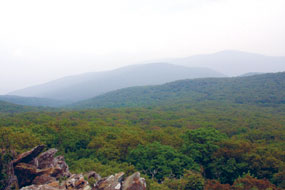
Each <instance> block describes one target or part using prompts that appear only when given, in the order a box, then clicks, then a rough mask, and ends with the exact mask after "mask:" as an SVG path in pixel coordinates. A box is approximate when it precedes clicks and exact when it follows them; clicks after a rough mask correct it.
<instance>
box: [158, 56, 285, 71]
mask: <svg viewBox="0 0 285 190" xmlns="http://www.w3.org/2000/svg"><path fill="white" fill-rule="evenodd" d="M161 61H165V62H168V63H172V64H177V65H183V66H188V67H206V68H210V69H214V70H216V71H218V72H221V73H224V74H226V75H228V76H238V75H242V74H244V73H250V72H260V73H271V72H283V71H285V56H283V57H281V56H279V57H278V56H265V55H260V54H254V53H246V52H241V51H221V52H217V53H213V54H205V55H195V56H191V57H185V58H177V59H164V60H161Z"/></svg>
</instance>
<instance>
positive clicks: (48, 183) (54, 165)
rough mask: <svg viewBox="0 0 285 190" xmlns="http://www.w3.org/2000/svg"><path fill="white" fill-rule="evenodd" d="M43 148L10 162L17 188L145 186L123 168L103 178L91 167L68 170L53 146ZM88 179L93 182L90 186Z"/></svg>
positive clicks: (122, 189)
mask: <svg viewBox="0 0 285 190" xmlns="http://www.w3.org/2000/svg"><path fill="white" fill-rule="evenodd" d="M44 148H45V147H44V146H43V145H40V146H37V147H35V148H33V149H32V150H30V151H28V152H25V153H23V154H20V155H19V156H18V157H17V158H16V159H15V160H13V161H12V162H11V164H10V166H11V172H10V173H11V177H10V178H11V179H13V183H14V184H15V183H16V186H17V187H19V188H20V189H21V190H146V182H145V179H144V178H141V177H140V173H139V172H136V173H134V174H133V175H131V176H129V177H126V178H125V174H124V173H123V172H120V173H118V174H115V175H110V176H109V177H105V178H101V176H100V175H99V174H97V173H96V172H94V171H91V172H89V173H87V174H85V175H84V174H71V173H70V172H69V169H68V165H67V164H66V162H65V161H64V157H63V156H57V157H55V155H56V153H57V150H56V149H54V148H52V149H49V150H47V151H46V152H43V153H42V151H43V150H44ZM88 180H90V181H91V180H92V182H93V183H95V184H94V185H92V186H91V185H90V184H89V183H88ZM11 184H12V182H11ZM6 189H7V188H6ZM8 189H9V188H8ZM8 189H7V190H8Z"/></svg>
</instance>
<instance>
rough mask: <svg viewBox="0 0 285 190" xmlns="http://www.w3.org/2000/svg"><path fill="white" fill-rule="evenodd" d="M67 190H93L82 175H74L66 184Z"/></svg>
mask: <svg viewBox="0 0 285 190" xmlns="http://www.w3.org/2000/svg"><path fill="white" fill-rule="evenodd" d="M65 187H66V189H68V190H69V189H70V190H72V189H80V190H91V187H90V186H89V184H88V182H87V181H85V180H84V176H83V175H82V174H73V175H72V176H70V178H69V179H67V180H66V182H65Z"/></svg>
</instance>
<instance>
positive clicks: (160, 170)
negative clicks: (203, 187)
mask: <svg viewBox="0 0 285 190" xmlns="http://www.w3.org/2000/svg"><path fill="white" fill-rule="evenodd" d="M128 161H129V162H130V163H132V164H133V165H135V166H136V168H137V169H139V170H141V171H143V172H144V173H145V174H147V175H148V176H150V177H151V178H152V179H154V178H156V179H157V180H158V181H160V182H161V181H162V180H163V179H164V178H165V177H169V178H179V177H180V176H182V175H183V170H184V169H197V165H195V163H194V161H193V160H192V159H191V158H189V157H187V156H185V155H183V154H181V153H179V152H177V151H176V150H175V149H174V148H172V147H170V146H167V145H161V144H160V143H159V142H155V143H152V144H148V145H146V146H143V145H139V146H138V147H137V148H136V149H134V150H132V151H131V152H130V154H129V156H128Z"/></svg>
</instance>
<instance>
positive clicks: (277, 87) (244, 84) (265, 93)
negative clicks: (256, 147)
mask: <svg viewBox="0 0 285 190" xmlns="http://www.w3.org/2000/svg"><path fill="white" fill-rule="evenodd" d="M207 101H216V102H230V103H237V104H280V105H282V104H284V103H285V72H281V73H270V74H260V75H254V76H248V77H233V78H206V79H193V80H181V81H175V82H171V83H167V84H164V85H156V86H144V87H132V88H126V89H121V90H117V91H113V92H109V93H106V94H104V95H101V96H97V97H95V98H92V99H90V100H85V101H82V102H78V103H75V104H74V105H73V106H71V107H73V108H81V109H86V108H89V109H94V108H106V107H107V108H114V107H141V106H157V105H160V106H161V105H169V104H178V105H180V104H182V105H183V104H187V103H199V102H207Z"/></svg>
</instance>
